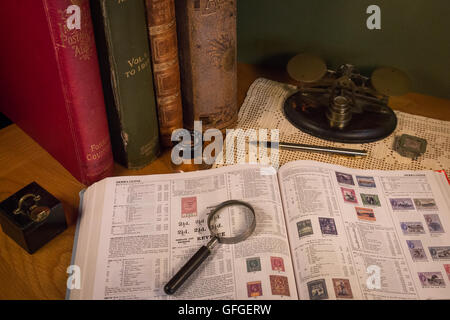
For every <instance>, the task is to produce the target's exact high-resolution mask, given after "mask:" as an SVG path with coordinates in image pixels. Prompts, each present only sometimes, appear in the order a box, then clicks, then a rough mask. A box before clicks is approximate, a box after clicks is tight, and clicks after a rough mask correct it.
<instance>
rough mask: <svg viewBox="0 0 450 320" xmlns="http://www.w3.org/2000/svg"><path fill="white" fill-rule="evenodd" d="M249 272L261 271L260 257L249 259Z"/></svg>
mask: <svg viewBox="0 0 450 320" xmlns="http://www.w3.org/2000/svg"><path fill="white" fill-rule="evenodd" d="M246 263H247V272H258V271H261V259H260V258H259V257H254V258H247V260H246Z"/></svg>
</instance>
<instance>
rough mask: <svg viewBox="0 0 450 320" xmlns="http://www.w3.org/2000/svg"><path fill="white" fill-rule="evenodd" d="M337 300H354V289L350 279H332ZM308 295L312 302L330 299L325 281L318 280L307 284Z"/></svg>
mask: <svg viewBox="0 0 450 320" xmlns="http://www.w3.org/2000/svg"><path fill="white" fill-rule="evenodd" d="M331 282H332V283H333V288H334V294H335V296H336V299H353V292H352V287H351V285H350V280H348V279H334V278H333V279H331ZM307 286H308V294H309V298H310V299H311V300H326V299H329V296H328V290H327V284H326V281H325V279H318V280H314V281H310V282H308V283H307Z"/></svg>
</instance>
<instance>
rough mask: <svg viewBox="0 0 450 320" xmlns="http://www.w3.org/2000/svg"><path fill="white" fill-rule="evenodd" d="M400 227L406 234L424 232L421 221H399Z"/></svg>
mask: <svg viewBox="0 0 450 320" xmlns="http://www.w3.org/2000/svg"><path fill="white" fill-rule="evenodd" d="M400 227H401V228H402V231H403V234H404V235H406V236H409V235H414V234H424V233H425V228H424V227H423V224H422V222H401V223H400Z"/></svg>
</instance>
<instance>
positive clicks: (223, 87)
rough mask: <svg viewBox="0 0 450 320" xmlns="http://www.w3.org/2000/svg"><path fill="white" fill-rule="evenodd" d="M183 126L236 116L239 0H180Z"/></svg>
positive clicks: (222, 124) (218, 124) (225, 123)
mask: <svg viewBox="0 0 450 320" xmlns="http://www.w3.org/2000/svg"><path fill="white" fill-rule="evenodd" d="M175 6H176V18H177V30H178V44H179V51H180V54H179V56H180V69H181V90H182V94H183V116H184V125H185V127H186V128H188V129H193V125H194V121H195V120H201V121H202V122H203V129H204V130H206V129H208V128H217V129H220V130H222V129H225V128H227V127H229V126H231V125H233V124H234V123H235V122H236V120H237V114H238V106H237V67H236V1H221V0H176V2H175Z"/></svg>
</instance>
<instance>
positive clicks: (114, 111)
mask: <svg viewBox="0 0 450 320" xmlns="http://www.w3.org/2000/svg"><path fill="white" fill-rule="evenodd" d="M91 6H92V15H93V21H94V29H95V36H96V40H97V48H98V52H99V61H100V66H101V70H102V78H103V88H104V92H105V101H106V109H107V113H108V120H109V128H110V133H111V142H112V145H113V153H114V158H115V159H116V161H117V162H118V163H120V164H122V165H123V166H125V167H127V168H129V169H139V168H142V167H144V166H146V165H147V164H149V163H150V162H152V161H153V160H154V159H156V157H157V156H158V154H159V150H160V147H159V130H158V119H157V114H156V98H155V92H154V87H153V74H152V68H151V61H150V47H149V42H148V35H147V22H146V12H145V3H144V0H120V1H111V0H91Z"/></svg>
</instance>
